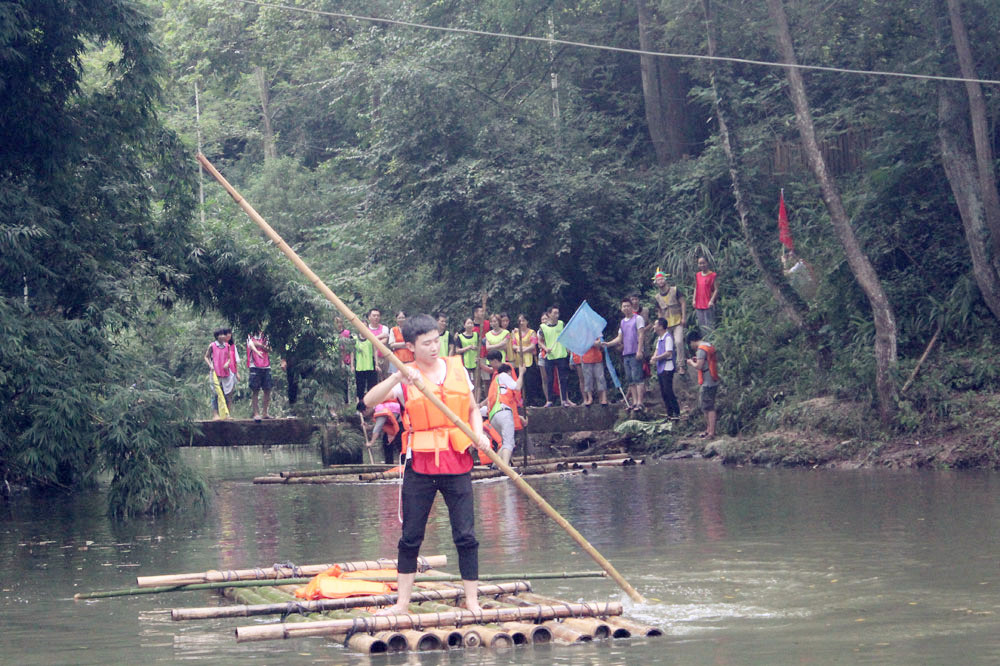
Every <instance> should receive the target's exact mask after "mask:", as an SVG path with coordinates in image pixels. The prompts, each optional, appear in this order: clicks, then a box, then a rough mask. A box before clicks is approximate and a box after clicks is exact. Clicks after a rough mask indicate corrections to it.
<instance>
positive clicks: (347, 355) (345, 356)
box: [340, 328, 351, 365]
mask: <svg viewBox="0 0 1000 666" xmlns="http://www.w3.org/2000/svg"><path fill="white" fill-rule="evenodd" d="M340 337H342V338H344V339H345V340H350V339H351V332H350V331H348V330H347V329H346V328H345V329H344V330H342V331H341V332H340ZM340 360H341V361H342V362H343V363H344V365H350V364H351V352H349V351H347V352H344V353H343V354H342V355H341V357H340Z"/></svg>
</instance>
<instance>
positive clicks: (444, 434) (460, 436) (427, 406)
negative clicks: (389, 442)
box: [403, 356, 472, 465]
mask: <svg viewBox="0 0 1000 666" xmlns="http://www.w3.org/2000/svg"><path fill="white" fill-rule="evenodd" d="M441 360H442V361H444V362H445V365H446V366H447V370H446V371H445V376H444V382H443V383H441V384H434V383H433V382H431V381H429V380H428V379H427V376H426V375H424V374H423V373H422V372H421V375H422V376H423V379H424V383H425V384H427V385H428V386H430V387H431V390H432V391H434V393H435V394H436V395H437V397H438V398H440V399H441V402H443V403H444V404H445V405H447V406H448V408H449V409H450V410H451V411H453V412H455V414H457V415H458V416H459V418H461V419H463V420H464V419H468V418H469V406H470V405H471V404H472V395H471V393H470V392H469V375H468V373H466V371H465V367H464V366H463V365H462V359H461V357H459V356H449V357H447V358H443V359H441ZM410 365H413V364H410ZM413 367H416V366H415V365H414V366H413ZM418 370H419V368H418ZM403 397H404V398H405V401H406V404H405V405H404V406H403V428H404V429H405V430H406V435H405V436H404V437H403V453H404V454H405V453H406V451H407V450H408V449H413V450H414V451H416V452H430V451H433V452H434V464H435V465H439V464H440V462H439V458H438V453H439V452H440V451H441V450H443V449H445V448H447V447H449V446H450V447H451V448H452V450H453V451H455V452H457V453H464V452H465V450H466V449H468V448H469V447H470V446H471V445H472V440H471V439H469V438H468V437H467V436H466V435H465V433H463V432H462V431H461V430H459V429H458V427H457V426H456V425H455V424H454V423H452V422H451V420H450V419H449V418H448V417H447V416H445V415H444V412H442V411H441V410H440V409H438V408H437V407H435V406H434V405H433V404H432V403H431V401H430V400H428V399H427V398H426V397H425V396H424V394H423V393H421V392H420V391H414V390H409V389H408V387H407V386H405V385H404V386H403Z"/></svg>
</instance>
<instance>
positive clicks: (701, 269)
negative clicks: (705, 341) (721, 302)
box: [694, 257, 719, 331]
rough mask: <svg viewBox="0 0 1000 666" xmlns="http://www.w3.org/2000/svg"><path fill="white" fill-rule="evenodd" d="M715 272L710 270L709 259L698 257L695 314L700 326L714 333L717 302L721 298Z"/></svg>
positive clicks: (695, 282) (695, 281)
mask: <svg viewBox="0 0 1000 666" xmlns="http://www.w3.org/2000/svg"><path fill="white" fill-rule="evenodd" d="M717 277H718V276H716V274H715V271H710V270H708V259H706V258H705V257H698V272H697V273H695V274H694V314H695V318H696V319H697V320H698V326H699V328H701V329H702V330H704V331H712V330H713V329H714V328H715V323H716V321H717V317H716V313H715V301H716V299H717V298H718V297H719V284H718V280H717V279H716V278H717Z"/></svg>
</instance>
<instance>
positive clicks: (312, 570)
mask: <svg viewBox="0 0 1000 666" xmlns="http://www.w3.org/2000/svg"><path fill="white" fill-rule="evenodd" d="M447 564H448V556H447V555H428V556H427V557H421V558H420V559H419V562H418V565H419V567H420V569H421V570H424V569H435V568H439V567H443V566H445V565H447ZM335 566H336V567H340V569H341V571H345V572H351V571H370V570H372V569H395V568H396V560H392V559H384V560H359V561H356V562H338V563H336V564H303V565H302V566H300V567H291V566H286V565H273V566H270V567H267V568H264V567H256V568H254V569H231V570H228V571H214V570H213V571H199V572H196V573H182V574H165V575H162V576H137V577H136V579H135V584H136V585H137V586H139V587H163V586H165V585H191V584H194V583H228V582H230V581H234V580H260V579H266V578H293V577H294V578H302V577H304V576H315V575H316V574H320V573H323V572H324V571H326V570H327V569H330V568H332V567H335Z"/></svg>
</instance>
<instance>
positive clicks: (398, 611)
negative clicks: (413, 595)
mask: <svg viewBox="0 0 1000 666" xmlns="http://www.w3.org/2000/svg"><path fill="white" fill-rule="evenodd" d="M409 612H410V608H409V604H407V605H405V606H400V605H399V604H395V605H393V606H386V607H385V608H380V609H378V610H377V611H375V614H376V615H406V614H407V613H409Z"/></svg>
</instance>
